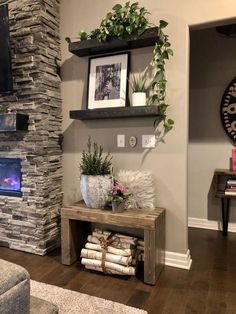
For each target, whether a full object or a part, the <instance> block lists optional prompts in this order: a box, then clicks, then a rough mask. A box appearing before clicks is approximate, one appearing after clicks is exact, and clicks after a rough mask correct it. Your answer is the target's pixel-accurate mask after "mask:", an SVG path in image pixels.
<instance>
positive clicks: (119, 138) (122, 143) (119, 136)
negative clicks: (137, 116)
mask: <svg viewBox="0 0 236 314" xmlns="http://www.w3.org/2000/svg"><path fill="white" fill-rule="evenodd" d="M117 147H125V135H124V134H117Z"/></svg>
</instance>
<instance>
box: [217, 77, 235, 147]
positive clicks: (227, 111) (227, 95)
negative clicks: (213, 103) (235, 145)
mask: <svg viewBox="0 0 236 314" xmlns="http://www.w3.org/2000/svg"><path fill="white" fill-rule="evenodd" d="M220 115H221V121H222V124H223V127H224V129H225V132H226V134H227V135H228V136H229V137H230V139H231V140H233V141H234V142H236V77H235V78H234V79H233V80H232V82H230V84H229V85H228V87H227V88H226V90H225V92H224V95H223V97H222V100H221V106H220Z"/></svg>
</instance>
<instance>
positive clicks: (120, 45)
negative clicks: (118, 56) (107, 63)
mask: <svg viewBox="0 0 236 314" xmlns="http://www.w3.org/2000/svg"><path fill="white" fill-rule="evenodd" d="M157 40H158V27H151V28H148V29H146V30H145V32H144V33H143V34H142V35H141V36H130V37H128V38H126V39H119V38H112V39H110V40H109V41H107V42H100V41H99V40H97V39H88V40H82V41H76V42H71V43H70V44H69V51H70V52H71V53H73V54H75V55H77V56H79V57H86V56H91V55H97V54H102V53H108V52H115V51H121V50H131V49H137V48H143V47H148V46H153V45H155V43H156V42H157Z"/></svg>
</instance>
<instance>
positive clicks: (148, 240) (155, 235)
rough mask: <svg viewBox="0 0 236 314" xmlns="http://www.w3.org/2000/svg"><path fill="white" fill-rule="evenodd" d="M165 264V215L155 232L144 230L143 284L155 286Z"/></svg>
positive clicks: (157, 223) (159, 220)
mask: <svg viewBox="0 0 236 314" xmlns="http://www.w3.org/2000/svg"><path fill="white" fill-rule="evenodd" d="M164 263H165V213H164V212H163V213H162V215H161V216H159V218H158V220H157V221H156V228H155V230H144V282H145V283H148V284H151V285H155V283H156V281H157V278H158V276H159V275H160V273H161V271H162V269H163V267H164Z"/></svg>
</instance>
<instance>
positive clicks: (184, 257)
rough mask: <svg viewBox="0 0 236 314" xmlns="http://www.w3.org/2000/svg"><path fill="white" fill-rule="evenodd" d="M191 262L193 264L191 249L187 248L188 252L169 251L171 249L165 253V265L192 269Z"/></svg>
mask: <svg viewBox="0 0 236 314" xmlns="http://www.w3.org/2000/svg"><path fill="white" fill-rule="evenodd" d="M191 264H192V259H191V256H190V251H189V250H187V252H186V254H181V253H175V252H169V251H166V253H165V265H167V266H172V267H177V268H183V269H190V267H191Z"/></svg>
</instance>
